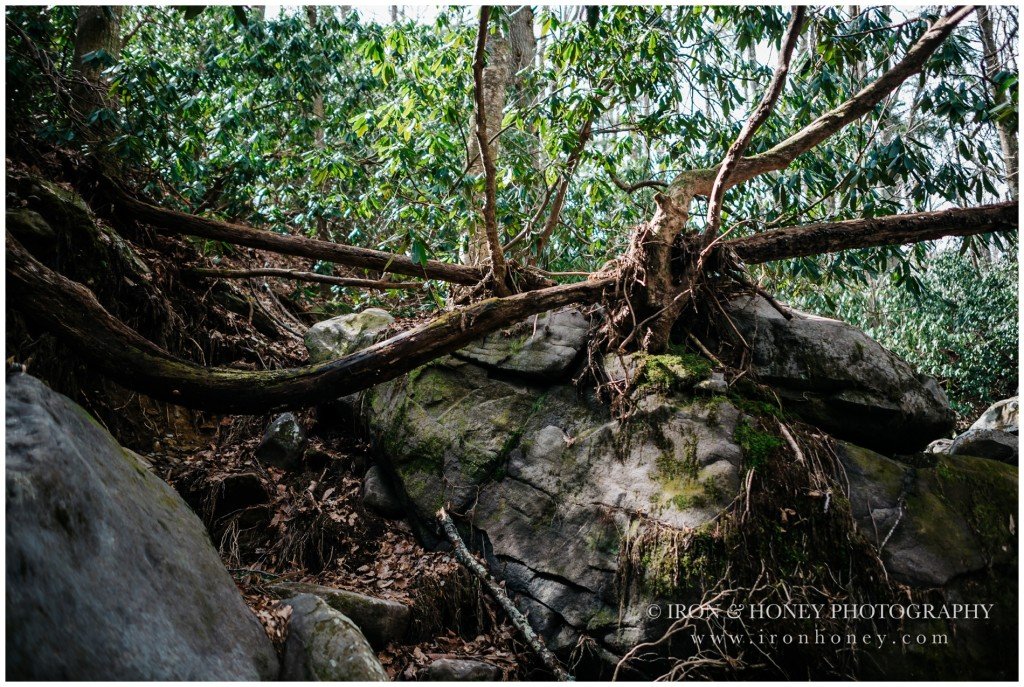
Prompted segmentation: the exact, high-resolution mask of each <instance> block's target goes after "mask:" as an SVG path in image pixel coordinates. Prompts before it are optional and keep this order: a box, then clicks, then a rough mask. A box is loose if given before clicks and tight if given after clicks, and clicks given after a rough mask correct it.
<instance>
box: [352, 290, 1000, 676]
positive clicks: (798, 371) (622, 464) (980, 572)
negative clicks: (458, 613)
mask: <svg viewBox="0 0 1024 687" xmlns="http://www.w3.org/2000/svg"><path fill="white" fill-rule="evenodd" d="M771 313H775V311H774V310H771ZM771 313H766V312H762V313H761V314H760V315H759V317H763V318H764V319H765V320H773V317H772V314H771ZM778 320H779V323H775V322H773V321H768V322H762V323H761V324H760V325H759V327H760V332H761V333H760V334H759V335H758V336H757V337H755V336H753V334H752V333H751V334H750V336H749V337H748V340H750V341H751V342H752V343H753V342H760V343H754V346H755V347H756V346H759V345H760V346H765V345H766V344H765V343H764V340H767V341H768V342H770V343H771V345H772V346H774V347H776V348H778V350H776V353H775V355H781V356H785V358H784V360H783V361H782V362H779V361H773V360H772V359H771V358H768V357H764V356H767V355H768V352H769V351H768V350H767V349H766V350H762V351H761V353H760V355H761V356H762V357H761V358H755V361H754V363H755V365H758V366H759V368H758V369H759V370H760V371H761V374H762V380H770V381H772V382H773V383H778V384H779V385H780V387H781V388H782V389H783V390H784V391H783V392H780V395H783V393H785V394H787V395H785V397H784V399H785V400H784V401H783V405H784V407H785V408H786V409H789V408H790V407H791V405H792V406H796V407H798V408H799V409H800V410H801V411H802V412H803V413H804V416H805V417H808V418H810V417H815V413H817V414H821V415H822V416H824V417H825V419H826V420H827V422H826V423H825V424H829V425H830V426H833V427H840V428H842V427H845V426H846V425H845V424H844V423H845V422H847V421H848V422H849V426H850V428H851V429H850V431H849V432H844V433H846V434H848V435H849V434H853V435H856V436H860V437H869V436H873V437H874V440H873V441H872V442H871V443H872V444H873V445H878V444H885V445H889V446H910V445H912V446H916V447H918V448H920V447H921V446H923V445H924V444H925V443H927V440H928V439H930V438H933V437H934V436H935V434H936V433H938V432H939V428H941V430H942V431H945V428H946V427H947V425H948V424H949V422H951V420H952V414H951V412H950V411H949V407H948V404H947V403H946V402H945V397H944V396H943V395H942V392H941V391H940V390H939V389H938V387H937V386H936V385H935V384H934V382H931V381H928V380H924V381H922V380H921V379H919V378H918V377H917V376H915V375H914V374H913V372H912V371H911V370H910V368H909V367H908V366H907V365H906V364H905V363H903V362H902V361H900V360H899V359H897V358H895V356H893V355H892V354H890V353H889V352H887V351H885V350H884V349H882V348H881V347H880V346H878V345H877V344H875V343H874V342H871V341H870V339H867V337H865V336H864V335H863V334H860V333H859V332H856V331H855V330H852V328H850V327H848V326H847V325H843V324H841V323H837V322H832V321H829V320H821V319H820V318H811V317H810V316H805V315H801V316H800V317H798V318H794V321H793V323H787V322H786V321H785V320H784V319H783V318H782V317H781V316H778ZM737 324H738V323H737ZM789 325H791V328H790V329H783V327H784V326H789ZM783 347H788V348H786V350H785V352H784V353H783V352H780V351H781V348H783ZM491 348H492V349H493V348H494V345H492V346H491ZM860 349H863V350H860ZM858 351H859V352H858ZM858 356H862V357H858ZM464 358H465V356H462V357H454V356H449V357H446V358H442V359H439V360H436V361H434V362H432V363H430V364H428V365H425V366H423V367H421V368H419V369H417V370H415V371H413V372H412V373H410V374H408V375H406V376H404V377H401V378H399V379H396V380H394V381H391V382H388V383H386V384H382V385H379V386H378V387H375V388H374V389H371V390H369V391H367V392H365V393H363V394H362V395H361V397H360V398H359V399H358V400H355V401H353V407H354V408H357V412H358V414H359V416H360V417H361V418H362V421H363V423H364V425H365V428H366V430H367V432H368V434H369V436H370V438H371V439H372V441H373V442H374V444H375V446H376V447H377V449H378V450H379V452H380V453H381V454H382V456H383V458H384V460H383V462H382V466H383V467H384V468H385V469H386V470H387V471H388V473H389V474H392V475H393V476H394V477H395V478H396V480H397V483H398V485H400V487H401V493H400V497H401V498H402V499H404V500H405V502H406V503H407V505H408V508H409V510H410V511H411V512H412V513H413V514H414V515H415V516H416V518H414V522H416V521H417V520H418V522H419V523H420V524H421V525H420V526H421V529H420V533H421V534H422V536H423V537H424V538H425V539H426V540H427V541H428V542H429V541H431V536H433V535H432V530H431V525H432V523H434V522H435V512H436V511H437V509H438V508H439V507H440V506H442V505H447V506H448V507H449V510H450V511H451V512H455V513H462V514H465V515H466V519H467V520H469V521H471V522H472V528H473V529H472V531H469V530H468V529H467V530H466V531H465V532H464V538H465V539H466V540H467V541H472V542H474V546H475V547H477V548H479V549H481V550H482V553H483V554H484V556H485V558H486V559H487V562H488V564H489V567H490V569H491V571H492V572H493V573H494V574H495V575H496V576H497V577H498V578H500V579H503V580H504V581H505V583H506V588H507V589H508V590H509V592H510V594H511V595H512V596H513V598H515V600H516V603H517V604H518V605H519V607H520V609H521V610H522V611H523V612H524V613H525V614H526V615H527V617H528V618H529V621H530V623H531V624H532V626H533V627H534V629H535V630H537V631H538V632H539V633H540V634H541V635H542V636H543V637H544V638H545V640H546V642H547V644H548V646H549V647H550V648H551V649H553V650H554V651H556V652H561V654H562V655H563V656H568V655H569V654H570V653H571V652H572V650H573V649H574V648H575V647H577V646H579V645H580V644H579V643H580V640H581V639H582V638H587V646H588V647H589V648H590V650H591V652H592V653H591V654H590V655H591V657H592V659H588V660H587V661H584V662H583V664H586V665H584V666H583V668H580V669H583V670H587V671H590V672H589V673H588V674H589V675H590V676H591V677H597V676H604V677H607V676H608V675H609V673H608V672H604V673H602V670H601V669H600V666H601V665H604V666H614V665H615V663H616V662H617V660H618V657H620V656H622V655H623V654H624V653H625V652H626V651H628V650H629V649H630V648H632V647H633V646H635V645H636V644H637V643H639V642H641V641H650V640H653V639H656V638H658V637H659V636H661V634H662V632H663V631H664V630H665V629H666V628H667V626H668V624H669V623H668V621H666V620H665V619H663V618H662V619H659V618H658V616H657V615H652V614H650V613H649V610H650V608H651V605H652V604H658V603H662V604H663V603H666V602H667V601H669V600H672V601H673V602H675V601H678V600H679V598H680V597H679V594H683V595H684V596H685V594H688V593H690V592H697V593H698V597H697V598H695V599H693V601H697V600H699V590H690V589H688V588H682V589H681V588H679V587H674V588H672V589H669V590H666V589H664V588H661V587H659V586H658V585H659V583H660V581H661V580H662V579H664V578H663V577H661V575H662V573H666V576H668V575H671V574H672V573H671V571H667V570H665V569H663V568H664V566H669V567H670V566H672V565H677V566H678V565H684V563H680V562H679V561H680V560H682V558H681V556H682V554H679V553H678V552H674V551H675V550H674V549H673V548H672V547H673V546H674V544H671V543H670V544H665V543H664V542H665V541H666V540H662V539H658V538H657V535H658V533H659V532H667V533H670V534H669V535H668V536H669V537H672V536H675V535H673V534H671V533H679V532H684V531H689V530H690V529H699V528H701V527H702V526H704V525H709V524H710V523H712V521H714V520H715V519H716V517H717V516H718V515H719V514H720V513H721V512H722V510H723V509H724V508H726V507H727V506H728V505H729V504H730V503H732V502H733V501H734V499H735V498H736V497H737V495H739V494H741V493H742V491H741V476H742V477H744V478H745V477H746V476H747V475H748V474H752V472H751V469H752V468H754V469H756V467H757V465H758V464H759V462H758V461H760V460H762V459H763V458H764V456H765V455H767V453H766V452H768V453H770V452H772V451H774V450H775V449H776V448H778V447H784V446H785V442H784V440H783V439H782V438H781V437H779V436H776V435H769V434H766V433H765V432H764V431H763V428H769V429H770V428H773V427H776V426H777V424H778V422H777V420H776V418H775V417H773V413H774V412H776V409H775V408H774V407H771V408H769V409H768V410H765V407H766V405H767V404H763V403H760V402H757V401H754V400H751V399H746V398H743V397H742V396H739V395H737V394H736V393H735V392H734V391H731V390H728V389H727V390H726V392H727V393H729V396H724V395H721V394H722V385H721V384H720V383H717V382H721V381H723V380H719V379H716V378H715V377H714V375H713V373H712V370H711V365H710V364H709V363H708V362H707V361H706V360H703V359H702V358H700V357H699V356H696V355H693V354H688V353H686V352H685V351H680V350H674V351H672V352H670V353H667V354H665V355H658V356H650V355H641V354H633V355H630V356H623V357H618V356H609V357H608V358H607V359H606V360H605V361H604V366H605V371H606V372H607V374H608V377H609V379H610V380H613V381H614V380H623V379H626V378H628V379H630V380H632V386H633V388H634V395H633V399H634V401H635V406H634V407H633V408H631V413H630V416H629V419H628V420H626V421H623V422H620V421H618V420H615V419H612V418H611V417H610V413H609V410H608V408H607V407H606V406H604V405H602V404H599V403H597V402H596V401H595V400H594V399H593V398H592V397H591V396H589V395H587V394H586V393H585V392H582V393H581V392H580V391H578V390H577V389H576V388H575V387H573V386H572V385H571V384H569V383H563V382H558V381H557V379H556V378H554V376H552V378H548V379H543V378H540V377H537V376H535V375H532V374H519V373H514V372H512V371H511V370H510V369H508V368H504V367H500V366H498V365H497V364H496V363H495V362H494V360H502V359H504V358H503V357H502V356H501V355H495V356H493V357H492V360H491V362H488V363H486V364H484V363H473V362H469V361H467V360H465V359H464ZM808 360H815V361H817V362H818V367H813V366H810V365H809V364H808V363H807V361H808ZM801 361H803V362H801ZM567 372H572V369H568V370H567ZM828 413H833V414H839V415H838V416H832V415H827V414H828ZM900 422H906V423H907V426H908V427H909V428H910V429H909V430H904V429H903V428H902V427H901V426H900V424H899V423H900ZM872 427H874V430H872ZM776 431H777V430H776ZM901 432H903V433H904V434H906V435H907V436H911V437H912V438H910V439H908V438H906V437H901V436H900V433H901ZM846 454H847V455H846V456H845V458H844V460H845V462H846V464H847V470H848V471H849V472H850V473H851V474H850V483H851V490H852V494H851V496H850V501H851V503H852V504H853V509H854V515H855V517H856V518H857V521H858V524H859V526H860V531H861V533H862V534H863V536H864V537H865V538H867V539H869V540H870V542H871V543H872V544H873V545H874V546H875V547H876V548H880V549H882V553H883V559H884V560H885V562H886V564H887V565H888V566H890V567H891V571H892V572H891V574H892V575H893V576H894V577H896V578H897V579H900V580H902V581H905V582H906V583H907V584H910V585H912V586H914V587H916V588H918V589H924V588H931V587H934V586H939V587H941V588H942V589H943V590H944V591H945V592H948V593H949V594H952V595H953V598H958V599H966V598H971V599H972V600H973V601H991V600H993V599H998V598H1002V592H1000V591H998V588H999V587H1000V586H1003V587H1006V586H1013V583H1012V580H1013V579H1015V577H1014V576H1015V573H1009V572H1007V571H1008V570H1012V569H1015V566H1016V540H1015V539H1014V538H1013V537H1012V536H1010V537H1009V538H1007V533H1008V532H1009V531H1010V530H1009V528H1010V527H1012V525H1011V524H1010V523H1011V522H1012V521H1011V520H1010V519H1009V518H1010V511H1009V510H1007V504H1015V503H1016V491H1017V485H1016V470H1015V468H1012V467H1010V466H1005V465H1001V464H999V463H994V462H992V461H983V460H978V459H964V462H963V463H962V464H951V463H950V462H949V461H948V459H947V458H944V457H942V456H938V457H935V456H934V454H921V456H923V458H921V460H922V461H929V460H938V461H940V462H939V463H938V465H937V466H936V467H929V468H910V467H908V466H905V465H903V464H900V463H896V462H894V461H892V460H890V459H888V458H885V457H883V456H880V455H878V454H874V453H872V452H871V451H869V450H867V449H858V448H856V447H854V446H852V445H851V446H850V447H849V449H848V450H847V451H846ZM956 460H960V459H959V458H958V459H956ZM929 465H930V463H929ZM992 466H994V467H992ZM975 482H980V483H983V484H984V485H985V486H984V487H983V489H984V490H985V492H991V493H992V500H991V502H989V501H982V500H980V499H979V496H980V495H982V494H983V493H985V492H979V491H977V490H974V489H973V488H972V487H971V485H972V484H973V483H975ZM840 502H842V503H844V504H845V500H842V499H841V501H840ZM817 507H818V506H817V505H815V508H817ZM782 517H783V523H784V522H785V516H782ZM946 523H950V524H949V525H948V526H947V524H946ZM463 526H465V523H463ZM780 526H781V525H780ZM890 530H891V531H892V535H891V536H890V537H888V539H886V535H887V533H888V532H889V531H890ZM947 530H948V532H947ZM783 531H785V527H784V526H783ZM652 533H653V535H655V536H654V537H653V538H652V539H645V537H646V536H647V535H648V534H652ZM879 533H880V534H879ZM869 535H870V536H869ZM854 536H856V534H854ZM946 537H948V541H946ZM637 541H641V542H644V541H647V542H653V544H651V546H653V547H655V548H648V549H644V548H643V547H642V546H641V547H640V548H637V546H635V542H637ZM668 541H673V540H671V539H669V540H668ZM883 543H884V546H883ZM780 545H781V544H780ZM660 546H666V547H668V548H667V549H658V548H656V547H660ZM816 553H817V552H814V551H805V552H803V553H802V555H804V556H813V555H816ZM648 555H650V556H651V558H650V559H648V558H646V557H645V556H648ZM694 555H697V554H694ZM821 555H822V556H823V557H824V556H826V555H827V554H825V553H824V552H822V553H821ZM634 556H635V557H636V558H633V557H634ZM630 561H632V562H630ZM687 565H688V564H687ZM638 569H639V570H641V571H642V572H641V574H642V576H643V578H644V579H643V584H641V585H640V586H632V587H624V586H623V580H622V578H620V573H622V574H623V575H626V576H628V575H629V574H630V570H632V571H634V572H635V571H636V570H638ZM982 580H987V582H982ZM986 585H988V586H986ZM687 598H689V597H687ZM688 602H689V601H688ZM1014 607H1015V606H1013V605H1011V604H1008V605H1007V609H1012V608H1014ZM659 608H661V607H660V606H659ZM1010 615H1012V613H1011V614H1010ZM990 627H991V628H996V629H995V630H992V631H990V630H989V629H982V630H978V629H977V628H974V629H971V628H968V629H965V630H964V632H965V634H964V635H963V637H964V639H963V641H961V640H960V639H958V640H957V643H956V644H955V646H954V647H953V648H952V649H950V651H951V652H952V653H945V654H943V656H944V657H945V658H946V659H948V660H949V661H950V662H951V664H956V663H957V662H960V663H962V664H963V666H967V668H962V669H961V670H968V669H970V670H977V671H978V672H979V674H981V673H984V672H985V670H989V672H988V673H986V674H992V675H995V674H996V672H997V671H998V670H1004V669H1005V666H1007V665H1010V664H1009V663H1008V662H1007V661H1006V660H998V658H999V657H998V656H997V657H996V658H995V659H994V660H993V662H992V665H995V666H999V667H998V668H996V669H984V668H980V667H979V666H982V665H983V659H981V658H979V656H982V654H984V653H985V651H987V648H986V647H987V646H988V644H986V642H987V641H988V639H987V638H991V637H992V636H993V635H992V632H996V631H998V632H1002V633H1003V640H1002V643H1001V644H999V646H1000V647H1002V648H1001V651H1006V650H1007V649H1006V645H1007V642H1008V641H1009V640H1006V637H1015V634H1014V632H1015V630H1014V628H1015V627H1016V625H1015V619H1014V618H1013V617H1010V616H1008V615H1006V614H1004V615H1003V616H1001V617H1000V619H999V621H998V622H997V623H993V624H992V625H991V626H990ZM957 631H958V632H959V631H960V630H959V628H958V630H957ZM972 633H973V634H972ZM986 633H988V634H986ZM958 636H959V635H958ZM591 640H592V641H591ZM993 641H994V640H993ZM1011 648H1012V647H1011ZM915 660H916V659H915ZM583 664H581V665H583ZM894 665H895V666H896V667H895V668H892V669H891V671H892V673H893V674H896V673H897V672H898V669H899V667H900V665H901V664H899V662H898V661H897V662H896V663H895V664H894ZM914 665H915V668H914V670H912V671H911V672H910V673H908V674H911V675H917V676H931V677H934V676H936V675H939V676H941V675H946V674H947V673H941V672H936V671H937V669H936V666H934V665H931V664H929V662H928V661H927V660H924V659H923V660H922V661H921V662H919V663H916V664H914ZM880 670H881V669H880ZM914 671H917V672H914ZM868 672H870V671H868ZM866 674H867V673H866ZM878 674H879V675H885V674H886V671H885V670H881V672H880V673H878ZM948 674H949V675H954V674H962V673H957V672H955V671H952V672H949V673H948Z"/></svg>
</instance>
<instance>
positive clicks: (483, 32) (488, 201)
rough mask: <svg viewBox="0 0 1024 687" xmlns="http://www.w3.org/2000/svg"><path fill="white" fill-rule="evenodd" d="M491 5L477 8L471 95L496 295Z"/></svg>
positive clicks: (498, 253)
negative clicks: (488, 92) (487, 93)
mask: <svg viewBox="0 0 1024 687" xmlns="http://www.w3.org/2000/svg"><path fill="white" fill-rule="evenodd" d="M490 17H491V8H490V7H487V6H486V5H485V6H483V7H481V8H480V28H479V29H478V31H477V36H476V54H475V55H474V57H473V84H474V88H473V97H474V100H475V102H476V139H477V143H478V144H479V146H480V158H481V160H482V162H483V166H484V228H485V230H486V232H487V245H488V247H489V249H490V252H491V271H492V272H493V273H494V281H495V288H496V289H497V292H498V294H499V295H505V294H506V293H508V290H507V287H506V286H505V274H506V273H507V268H506V266H505V254H504V253H503V252H502V250H501V239H500V238H499V237H498V211H497V207H496V206H497V202H498V173H497V170H496V169H495V166H494V152H493V151H492V150H491V145H490V141H488V140H487V113H486V112H485V111H484V107H485V98H484V62H485V60H486V58H487V23H488V21H489V20H490Z"/></svg>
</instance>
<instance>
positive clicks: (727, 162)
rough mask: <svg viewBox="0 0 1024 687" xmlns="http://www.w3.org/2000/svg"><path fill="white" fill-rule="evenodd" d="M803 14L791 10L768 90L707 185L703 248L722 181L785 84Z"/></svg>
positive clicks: (713, 227)
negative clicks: (710, 183)
mask: <svg viewBox="0 0 1024 687" xmlns="http://www.w3.org/2000/svg"><path fill="white" fill-rule="evenodd" d="M806 12H807V8H806V7H803V6H798V7H794V8H793V14H792V16H791V17H790V20H789V26H788V27H787V28H786V34H785V36H784V37H783V39H782V47H781V49H780V50H779V63H778V66H776V67H775V73H774V74H773V75H772V80H771V82H769V84H768V90H767V91H765V94H764V97H763V98H761V102H760V103H759V104H758V106H757V108H756V109H755V110H754V113H753V114H752V115H751V116H750V119H748V120H747V122H746V123H745V124H744V125H743V128H742V129H741V130H740V134H739V136H737V137H736V140H735V141H734V142H733V144H732V145H731V146H729V151H728V152H727V153H726V154H725V159H724V160H722V164H721V165H719V167H718V174H717V175H715V181H714V183H713V184H712V185H711V194H710V197H709V199H708V219H707V224H706V225H705V227H704V236H703V240H702V243H703V245H705V246H706V245H708V244H709V243H711V241H712V240H713V239H714V237H715V236H717V235H718V226H719V224H720V223H721V220H722V199H723V198H724V196H725V189H726V188H727V186H726V182H728V181H729V176H730V175H731V174H732V172H733V168H735V167H736V164H737V163H738V162H739V159H740V156H742V155H743V151H744V150H746V149H747V146H748V145H750V139H752V138H753V137H754V133H755V132H756V131H757V130H758V129H759V128H761V125H762V124H764V122H765V120H767V119H768V116H769V115H770V114H771V113H772V110H773V109H775V103H777V102H778V100H779V95H781V94H782V87H783V86H784V85H785V84H786V76H787V75H788V74H789V63H790V60H791V59H792V57H793V50H794V48H796V41H797V38H799V37H800V29H801V27H802V26H803V23H804V15H805V14H806Z"/></svg>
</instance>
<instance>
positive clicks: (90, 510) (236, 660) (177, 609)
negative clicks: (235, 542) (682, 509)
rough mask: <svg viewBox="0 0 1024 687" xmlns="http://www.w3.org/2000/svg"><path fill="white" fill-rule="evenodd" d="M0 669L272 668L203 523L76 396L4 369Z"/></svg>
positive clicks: (148, 672)
mask: <svg viewBox="0 0 1024 687" xmlns="http://www.w3.org/2000/svg"><path fill="white" fill-rule="evenodd" d="M6 479H7V534H6V538H7V605H6V609H7V676H8V677H9V678H12V679H17V680H211V679H214V680H267V679H274V678H276V676H277V672H278V662H277V656H276V655H275V653H274V648H273V646H272V644H271V643H270V640H269V639H268V638H267V635H266V634H265V632H264V631H263V628H262V626H261V625H260V623H259V621H257V620H256V618H255V616H253V614H252V613H251V612H250V611H249V609H248V608H247V607H246V605H245V602H244V601H243V600H242V596H241V594H239V592H238V589H237V588H236V587H235V585H234V582H233V581H232V579H231V577H230V575H228V573H227V571H226V570H225V569H224V566H223V565H222V563H221V561H220V558H219V556H218V555H217V552H216V550H215V549H214V548H213V546H212V544H211V543H210V540H209V536H208V535H207V533H206V530H205V529H204V527H203V525H202V523H201V522H200V521H199V519H198V518H197V517H196V516H195V515H194V514H193V513H192V511H191V510H189V508H188V506H187V505H186V504H185V502H184V501H183V500H182V499H181V498H180V497H179V496H178V495H177V494H176V493H175V492H174V491H173V490H172V489H171V488H170V487H169V486H167V485H166V484H165V483H164V482H162V481H161V480H160V479H159V478H157V477H156V476H155V475H154V474H152V473H151V472H149V471H148V470H147V469H146V468H145V467H144V466H143V465H142V464H141V463H139V462H138V461H137V460H136V459H135V457H134V455H133V454H131V453H130V452H127V451H124V450H123V449H122V448H121V447H120V446H118V445H117V443H116V442H115V441H114V439H113V438H112V437H111V436H110V435H109V434H107V432H106V431H105V430H103V429H102V428H101V427H100V426H99V425H98V424H97V423H96V422H95V420H93V419H92V418H91V417H90V416H89V415H88V414H87V413H86V412H85V411H84V410H83V409H82V408H80V407H79V406H77V405H75V404H74V403H73V402H71V401H70V400H69V399H67V398H66V397H64V396H61V395H59V394H57V393H55V392H53V391H51V390H50V389H49V388H47V387H46V386H44V385H43V384H42V383H41V382H39V381H38V380H36V379H34V378H32V377H29V376H28V375H24V374H17V375H13V376H9V377H8V378H7V470H6Z"/></svg>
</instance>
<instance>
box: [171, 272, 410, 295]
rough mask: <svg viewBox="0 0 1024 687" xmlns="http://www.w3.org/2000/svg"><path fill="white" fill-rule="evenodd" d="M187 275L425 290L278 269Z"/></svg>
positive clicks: (387, 283)
mask: <svg viewBox="0 0 1024 687" xmlns="http://www.w3.org/2000/svg"><path fill="white" fill-rule="evenodd" d="M185 274H192V275H195V276H197V277H210V278H212V279H246V278H248V277H276V278H278V279H295V280H297V281H310V282H317V283H320V284H335V285H337V286H351V287H355V288H360V289H378V290H381V291H384V290H387V289H408V290H413V289H415V290H418V289H422V288H423V284H422V283H421V282H415V281H404V282H399V281H385V280H374V279H353V278H351V277H335V276H334V275H331V274H317V273H316V272H301V271H299V270H289V269H281V268H277V267H260V268H256V269H250V270H228V269H219V268H216V267H193V268H192V269H189V270H185Z"/></svg>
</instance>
